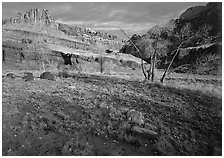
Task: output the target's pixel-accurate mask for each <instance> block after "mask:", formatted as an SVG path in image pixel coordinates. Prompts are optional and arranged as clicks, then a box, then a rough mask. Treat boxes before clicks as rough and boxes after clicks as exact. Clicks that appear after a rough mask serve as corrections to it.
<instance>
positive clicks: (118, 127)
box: [2, 74, 222, 156]
mask: <svg viewBox="0 0 224 158" xmlns="http://www.w3.org/2000/svg"><path fill="white" fill-rule="evenodd" d="M130 109H134V110H136V111H139V112H141V113H142V114H143V115H144V122H145V123H144V125H142V127H150V129H151V130H153V131H155V132H157V133H158V138H156V139H153V138H147V139H145V137H144V136H143V135H133V134H132V135H130V134H128V133H127V131H126V130H124V129H126V127H125V126H128V118H127V115H126V113H125V112H124V111H125V110H130ZM221 111H222V100H221V98H220V97H216V96H215V95H209V94H206V93H203V92H200V91H199V90H197V91H195V90H193V89H184V88H182V89H180V88H176V87H171V86H166V85H162V84H159V83H148V82H139V81H129V80H125V79H119V78H115V77H105V76H95V75H84V74H73V75H72V76H71V77H70V78H66V79H65V78H59V77H58V78H56V81H50V80H42V79H40V78H37V76H35V78H34V81H28V82H25V80H24V79H22V76H21V77H20V76H16V78H15V79H13V78H9V77H6V76H3V79H2V132H3V133H2V136H3V137H2V145H3V146H2V151H3V155H4V156H6V155H16V156H23V155H27V156H28V155H36V156H37V155H39V156H46V155H51V156H52V155H60V156H61V155H85V156H87V155H92V156H96V155H100V156H103V155H104V156H106V155H111V156H112V155H118V156H122V155H125V156H128V155H135V156H136V155H145V156H146V155H172V156H174V155H188V156H190V155H200V156H202V155H219V156H221V155H222V113H221Z"/></svg>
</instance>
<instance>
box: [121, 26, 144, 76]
mask: <svg viewBox="0 0 224 158" xmlns="http://www.w3.org/2000/svg"><path fill="white" fill-rule="evenodd" d="M121 31H122V32H123V33H124V35H125V36H126V37H127V38H128V39H129V41H130V42H131V44H132V45H133V46H134V47H135V49H136V50H137V52H138V54H139V56H140V58H141V68H142V73H143V75H144V76H145V79H147V75H146V73H145V68H144V62H143V58H142V54H141V52H140V50H139V49H138V47H137V46H136V45H135V43H134V42H133V41H132V40H131V38H130V37H128V35H127V34H126V33H125V32H124V30H122V29H121Z"/></svg>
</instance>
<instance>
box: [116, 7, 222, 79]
mask: <svg viewBox="0 0 224 158" xmlns="http://www.w3.org/2000/svg"><path fill="white" fill-rule="evenodd" d="M221 11H222V7H221V3H208V4H207V5H206V6H196V7H192V8H189V9H187V10H186V11H185V12H184V13H182V14H181V16H180V18H178V19H172V20H170V21H168V22H167V23H166V24H165V25H164V26H159V25H156V26H154V27H152V28H151V29H150V30H149V31H148V32H147V33H146V34H144V35H142V36H138V35H133V36H132V40H133V42H134V43H135V44H136V45H137V47H138V48H139V49H140V50H141V53H142V55H141V56H142V58H143V60H145V61H146V62H148V63H149V62H150V56H151V55H150V54H151V52H153V51H154V50H155V49H156V50H157V64H156V67H157V68H158V69H161V68H162V69H164V68H166V67H167V66H168V64H169V63H170V61H171V59H172V57H173V55H174V53H175V50H176V49H177V47H178V44H180V43H178V40H177V39H178V38H177V36H180V37H181V32H182V33H183V29H184V27H185V26H186V25H189V26H190V27H189V29H188V32H190V34H191V36H190V37H187V38H186V39H185V41H184V43H183V45H182V47H181V49H180V52H179V54H178V56H177V57H176V58H175V60H174V64H173V65H172V67H173V68H178V67H181V66H184V68H183V69H182V68H180V69H179V70H177V71H176V72H190V73H197V74H213V75H214V74H221V56H222V55H221V54H222V53H221V47H222V44H221V28H222V27H221V22H222V19H221V13H222V12H221ZM185 32H186V30H185ZM182 35H183V34H182ZM179 42H180V41H179ZM153 43H156V48H155V46H153ZM120 52H121V53H127V54H132V55H134V56H136V57H140V56H139V54H138V52H137V51H136V49H135V48H134V47H133V46H132V44H131V43H130V41H127V42H126V43H125V45H124V46H123V47H122V48H121V50H120ZM186 52H187V53H186ZM186 66H187V67H186ZM202 67H203V68H202Z"/></svg>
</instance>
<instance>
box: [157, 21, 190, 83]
mask: <svg viewBox="0 0 224 158" xmlns="http://www.w3.org/2000/svg"><path fill="white" fill-rule="evenodd" d="M192 35H193V32H192V31H191V25H190V24H189V23H187V24H185V26H183V27H182V28H181V29H180V30H178V31H176V32H175V33H174V34H173V37H174V38H175V39H176V42H177V43H178V47H177V49H176V52H175V54H174V56H173V58H172V60H171V62H170V64H169V66H168V67H167V68H166V70H165V71H164V73H163V75H162V78H161V79H160V81H161V82H162V83H163V81H164V79H165V77H166V73H167V71H168V70H169V68H170V67H171V65H172V64H173V61H174V59H175V58H176V56H177V54H178V52H179V51H180V48H181V47H182V45H183V44H184V43H185V42H186V41H187V40H188V39H189V38H191V37H192Z"/></svg>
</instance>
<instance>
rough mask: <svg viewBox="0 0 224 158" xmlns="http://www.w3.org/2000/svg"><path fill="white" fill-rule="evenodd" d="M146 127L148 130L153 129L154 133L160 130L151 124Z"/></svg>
mask: <svg viewBox="0 0 224 158" xmlns="http://www.w3.org/2000/svg"><path fill="white" fill-rule="evenodd" d="M144 127H145V128H147V129H151V130H153V131H156V130H157V129H158V128H157V126H154V125H152V124H149V123H146V124H145V126H144Z"/></svg>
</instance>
